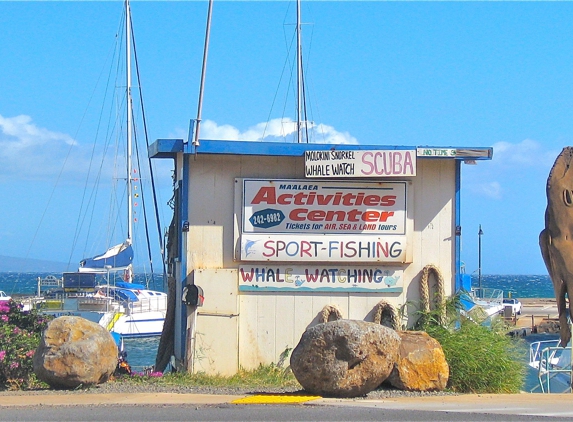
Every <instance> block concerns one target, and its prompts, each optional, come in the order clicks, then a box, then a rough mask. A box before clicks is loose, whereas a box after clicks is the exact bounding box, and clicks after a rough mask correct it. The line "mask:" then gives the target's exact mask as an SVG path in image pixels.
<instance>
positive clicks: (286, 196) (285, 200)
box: [277, 193, 292, 205]
mask: <svg viewBox="0 0 573 422" xmlns="http://www.w3.org/2000/svg"><path fill="white" fill-rule="evenodd" d="M291 199H292V194H291V193H283V194H282V195H279V197H278V198H277V202H278V203H279V204H281V205H290V200H291Z"/></svg>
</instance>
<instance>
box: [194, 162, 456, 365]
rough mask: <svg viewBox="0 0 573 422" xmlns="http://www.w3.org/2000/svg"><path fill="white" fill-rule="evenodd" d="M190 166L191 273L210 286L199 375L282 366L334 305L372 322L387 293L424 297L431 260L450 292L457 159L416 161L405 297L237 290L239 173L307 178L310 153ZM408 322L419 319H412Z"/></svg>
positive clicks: (200, 334)
mask: <svg viewBox="0 0 573 422" xmlns="http://www.w3.org/2000/svg"><path fill="white" fill-rule="evenodd" d="M189 168H190V175H189V183H190V189H189V195H188V198H187V199H188V207H189V208H188V216H187V217H185V216H184V217H183V218H184V219H185V218H187V219H188V221H189V224H190V228H189V232H187V233H186V251H187V255H186V258H187V273H188V274H190V276H191V277H193V280H194V282H195V283H196V284H197V285H199V286H201V287H202V288H203V289H204V292H205V303H204V306H203V307H201V308H198V311H197V312H198V313H197V315H196V318H194V319H193V321H194V322H195V323H196V324H195V327H194V330H195V343H194V353H193V354H194V370H195V371H206V372H208V373H216V372H219V373H223V374H232V373H235V372H236V371H237V369H238V368H239V366H240V367H244V368H254V367H256V366H258V365H259V364H260V363H271V362H277V361H278V359H279V356H280V355H281V353H282V352H283V351H285V350H286V349H290V348H294V347H295V346H296V344H297V343H298V341H299V339H300V336H301V335H302V333H303V332H304V330H305V329H306V328H307V327H308V326H310V325H313V324H316V323H317V320H318V319H317V318H318V315H319V314H320V312H321V310H322V308H323V307H324V306H326V305H336V306H337V307H338V308H339V309H340V311H341V313H342V316H343V317H344V318H351V319H360V320H367V321H372V318H373V315H372V313H373V312H372V311H373V308H374V307H375V306H376V304H377V303H378V302H379V301H380V300H382V299H384V300H385V301H387V302H389V303H391V304H393V305H394V306H395V307H396V308H400V307H402V306H403V305H405V304H406V302H409V301H414V302H415V301H418V300H419V280H420V277H421V270H422V268H423V267H424V266H425V265H427V264H434V265H436V266H437V267H438V268H439V269H440V270H441V273H442V275H443V277H444V281H445V293H446V295H450V294H451V293H452V290H453V288H454V277H453V274H454V264H455V262H454V253H455V251H454V247H455V219H454V216H455V208H454V207H455V204H454V201H455V161H454V160H451V159H450V160H441V159H418V166H417V176H415V177H412V178H409V179H406V180H410V181H411V184H410V186H409V188H408V194H409V195H408V201H409V203H408V208H407V210H408V219H409V220H411V222H412V227H413V233H412V234H411V240H410V242H411V247H412V249H411V251H412V263H411V264H405V265H403V266H402V268H403V269H404V280H403V292H402V293H379V292H372V293H362V292H361V293H352V292H340V293H338V292H332V293H330V292H328V293H327V292H260V293H259V292H239V290H238V272H237V268H238V266H239V264H240V263H239V262H238V261H235V260H234V248H235V244H234V239H235V235H236V233H235V230H236V225H235V221H234V218H235V217H234V210H235V209H236V208H235V204H234V192H235V183H237V182H236V178H268V179H275V178H280V179H290V178H293V179H294V178H297V179H304V159H303V158H302V157H270V156H246V155H245V156H236V155H198V156H190V157H189ZM386 180H388V179H386ZM401 180H404V179H401ZM432 284H433V283H432ZM431 291H432V290H431ZM403 322H404V323H408V324H412V323H413V322H414V317H413V316H412V315H409V317H408V318H407V320H406V319H405V320H404V321H403Z"/></svg>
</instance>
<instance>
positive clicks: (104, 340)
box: [34, 316, 118, 388]
mask: <svg viewBox="0 0 573 422" xmlns="http://www.w3.org/2000/svg"><path fill="white" fill-rule="evenodd" d="M117 357H118V350H117V346H116V344H115V342H114V340H113V337H112V336H111V334H110V333H109V332H108V331H107V330H106V329H105V328H104V327H101V326H100V325H98V324H96V323H94V322H91V321H88V320H87V319H84V318H80V317H73V316H65V317H59V318H56V319H54V320H53V321H51V322H50V324H49V325H48V327H47V328H46V330H45V331H44V333H43V334H42V339H41V341H40V345H39V346H38V349H37V350H36V353H35V354H34V372H35V373H36V375H37V376H38V379H40V380H41V381H44V382H46V383H47V384H49V385H51V386H52V387H56V388H76V387H78V386H80V385H84V386H87V385H95V384H101V383H104V382H106V381H107V380H108V379H109V377H110V376H111V375H112V374H113V372H114V370H115V368H116V366H117Z"/></svg>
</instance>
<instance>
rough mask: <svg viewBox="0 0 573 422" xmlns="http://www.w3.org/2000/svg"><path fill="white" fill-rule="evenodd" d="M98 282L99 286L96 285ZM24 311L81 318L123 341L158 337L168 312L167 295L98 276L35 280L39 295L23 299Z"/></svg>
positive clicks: (81, 274) (67, 274) (87, 274)
mask: <svg viewBox="0 0 573 422" xmlns="http://www.w3.org/2000/svg"><path fill="white" fill-rule="evenodd" d="M98 279H100V282H98ZM22 305H23V307H24V308H23V309H24V310H28V309H32V308H35V309H39V310H41V311H42V312H43V313H45V314H49V315H53V316H55V317H59V316H80V317H82V318H85V319H88V320H90V321H93V322H96V323H98V324H99V325H101V326H102V327H105V328H106V329H107V330H108V331H110V332H111V333H112V334H114V333H115V334H118V335H120V336H121V337H123V338H135V337H155V336H160V335H161V331H162V330H163V322H164V320H165V314H166V312H167V294H166V293H164V292H160V291H156V290H149V289H147V288H146V286H144V285H143V284H137V283H132V282H129V283H128V282H124V281H117V282H110V280H109V277H105V278H102V277H101V276H99V277H98V274H97V273H83V272H77V273H64V274H63V277H62V278H60V279H58V278H56V277H54V276H48V277H47V278H46V279H38V294H37V295H36V296H35V297H29V298H24V299H22Z"/></svg>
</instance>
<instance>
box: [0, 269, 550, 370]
mask: <svg viewBox="0 0 573 422" xmlns="http://www.w3.org/2000/svg"><path fill="white" fill-rule="evenodd" d="M49 274H52V273H2V272H0V290H3V291H5V292H6V293H8V294H9V295H15V296H20V295H33V294H35V292H36V289H37V285H38V281H37V280H38V277H45V276H47V275H49ZM52 275H55V276H56V277H60V276H61V274H52ZM135 282H136V283H142V284H145V278H144V277H142V276H136V277H135ZM478 284H479V283H478V277H477V276H474V275H472V285H473V286H474V287H478ZM481 286H482V287H484V288H494V289H501V290H503V291H504V295H505V296H509V295H510V294H511V297H515V298H552V297H554V294H553V286H552V284H551V280H550V279H549V276H547V275H482V280H481ZM149 288H150V289H152V290H160V291H164V287H163V279H162V277H161V276H160V275H154V277H153V279H152V280H150V282H149ZM124 345H125V350H126V351H127V360H128V362H129V364H130V365H131V366H132V367H133V368H134V369H135V370H142V369H143V368H147V367H150V366H152V365H154V364H155V356H156V354H157V348H158V346H159V338H147V339H126V340H125V341H124Z"/></svg>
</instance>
